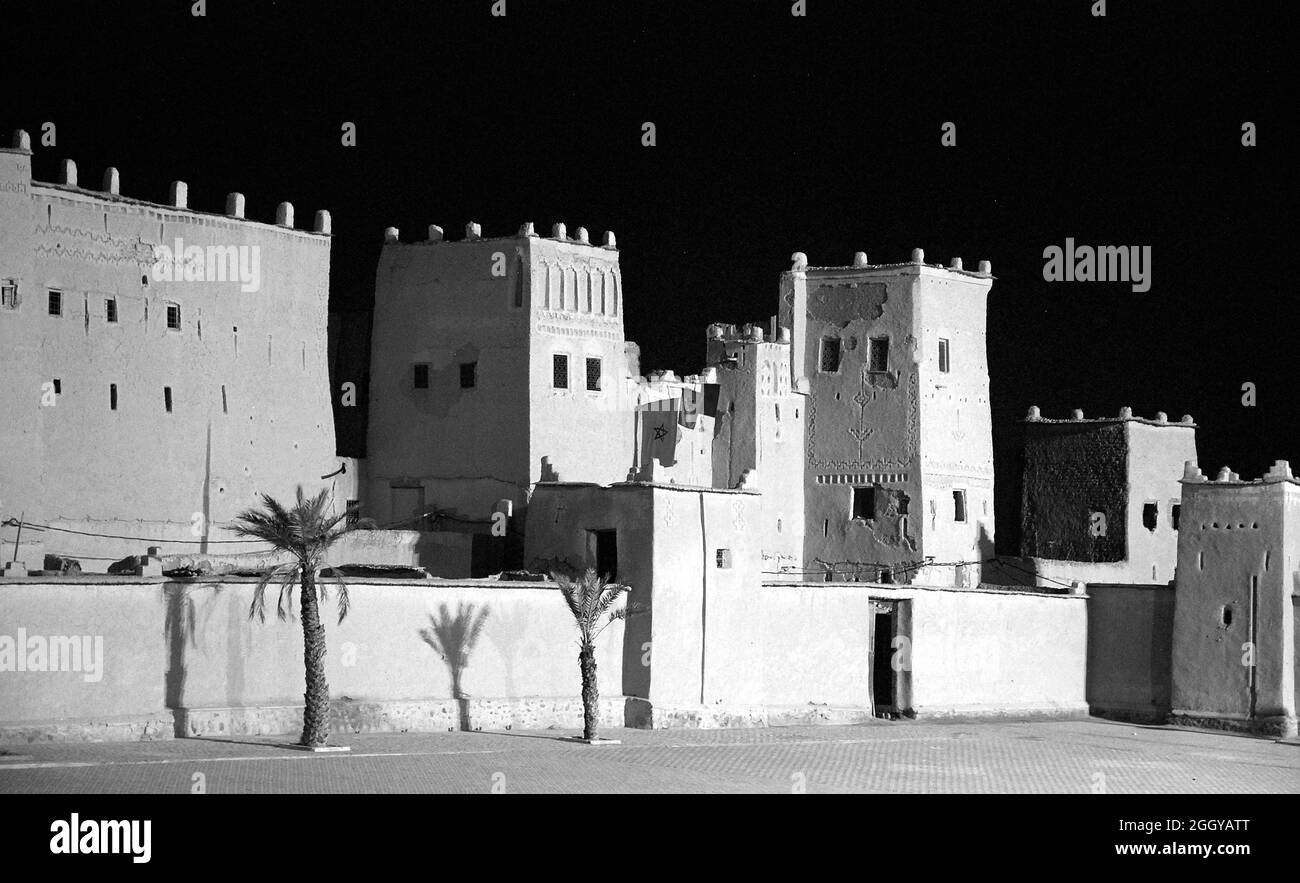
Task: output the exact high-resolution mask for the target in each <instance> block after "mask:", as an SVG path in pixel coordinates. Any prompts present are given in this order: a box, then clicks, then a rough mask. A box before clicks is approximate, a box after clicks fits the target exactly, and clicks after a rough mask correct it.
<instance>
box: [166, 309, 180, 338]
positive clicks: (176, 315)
mask: <svg viewBox="0 0 1300 883" xmlns="http://www.w3.org/2000/svg"><path fill="white" fill-rule="evenodd" d="M167 327H168V328H170V329H171V330H172V331H179V330H180V328H181V305H180V304H168V305H167Z"/></svg>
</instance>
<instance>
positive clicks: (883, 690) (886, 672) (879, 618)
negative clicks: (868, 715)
mask: <svg viewBox="0 0 1300 883" xmlns="http://www.w3.org/2000/svg"><path fill="white" fill-rule="evenodd" d="M894 633H895V629H894V611H893V610H889V611H884V612H882V611H879V610H877V611H876V613H875V623H874V628H873V629H872V632H871V645H872V646H871V701H872V705H873V706H874V708H875V714H876V717H888V718H894V717H897V716H898V715H897V711H898V709H897V708H896V707H895V705H896V703H895V698H894V696H895V694H894V683H895V679H894V666H893V658H894Z"/></svg>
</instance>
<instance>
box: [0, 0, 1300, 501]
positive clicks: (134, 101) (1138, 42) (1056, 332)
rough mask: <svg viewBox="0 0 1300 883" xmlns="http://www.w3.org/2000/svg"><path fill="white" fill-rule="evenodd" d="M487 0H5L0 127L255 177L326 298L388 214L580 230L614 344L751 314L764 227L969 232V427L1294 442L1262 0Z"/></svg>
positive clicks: (812, 241) (1277, 80)
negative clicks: (1111, 428) (1081, 264)
mask: <svg viewBox="0 0 1300 883" xmlns="http://www.w3.org/2000/svg"><path fill="white" fill-rule="evenodd" d="M491 6H492V2H491V0H465V2H451V0H438V2H429V0H426V2H422V3H377V2H376V3H358V4H355V5H354V4H349V5H346V6H343V5H341V4H331V3H321V2H310V3H308V2H300V3H299V2H292V3H288V2H280V3H267V2H234V0H208V2H207V15H206V17H204V18H195V17H194V16H192V15H191V3H190V2H188V0H172V2H132V3H95V4H93V5H92V4H89V3H85V4H82V3H60V2H33V3H25V4H24V3H15V2H11V0H10V2H6V3H5V4H4V6H3V7H0V32H3V33H4V34H5V36H6V40H5V44H6V46H7V53H8V57H7V61H6V63H5V83H4V88H3V90H0V96H2V97H0V128H3V129H13V128H19V127H21V128H25V129H27V130H29V131H30V132H32V133H33V136H34V138H33V140H34V142H37V141H38V133H39V131H40V127H41V124H42V123H43V122H44V121H47V120H49V121H53V122H55V123H56V124H57V126H58V129H57V135H58V143H57V146H56V147H54V148H42V147H41V146H40V145H39V143H35V147H36V156H35V159H34V164H35V174H36V177H38V178H40V179H43V180H54V178H55V175H56V171H57V164H58V161H59V160H60V159H62V158H65V157H70V158H73V159H75V160H76V161H77V162H78V166H79V167H80V169H81V175H82V180H83V182H86V183H88V184H90V185H91V186H94V185H95V184H96V183H97V182H98V180H99V175H100V174H101V172H102V170H103V168H104V167H105V166H108V165H114V166H117V167H118V168H119V169H120V170H121V174H122V191H123V193H125V194H127V195H129V196H134V197H139V198H143V199H151V200H154V201H159V202H162V201H165V197H166V194H167V184H168V182H169V181H171V180H173V179H181V180H185V181H187V182H189V187H190V205H191V206H193V207H195V208H199V209H203V210H212V211H220V210H221V208H222V206H223V199H224V195H225V193H226V192H227V191H231V190H239V191H241V192H243V193H245V194H246V195H247V198H248V214H249V216H250V217H255V218H260V219H264V220H270V219H272V218H273V216H274V209H275V205H276V203H278V202H280V201H281V200H289V201H291V202H293V203H294V205H295V206H296V207H297V212H298V218H299V223H300V225H301V224H303V223H306V222H308V221H309V220H310V218H311V214H312V212H313V211H314V210H315V209H317V208H328V209H330V211H331V212H332V213H333V221H334V244H333V253H332V261H333V270H332V280H333V281H332V285H331V289H332V290H331V301H332V305H333V307H334V308H335V309H361V310H363V309H366V308H368V306H369V304H370V301H371V298H372V295H373V274H374V265H375V260H376V257H377V255H378V250H379V243H380V241H381V238H382V231H383V228H384V227H386V226H389V225H392V226H397V227H400V228H401V229H402V231H403V238H404V239H412V238H418V237H420V236H421V235H422V231H423V230H424V229H425V227H426V226H427V225H428V224H431V223H437V224H440V225H442V226H443V227H444V228H445V229H446V230H447V231H448V233H449V235H451V236H453V237H458V236H460V235H461V233H460V231H461V230H463V227H464V224H465V222H466V221H469V220H474V221H478V222H479V223H481V224H482V226H483V230H484V233H485V235H503V234H508V233H512V232H514V231H515V230H516V229H517V228H518V227H519V225H520V223H521V222H523V221H525V220H531V221H534V222H535V223H536V224H537V226H538V229H539V231H544V230H549V228H550V225H551V223H553V222H554V221H561V220H562V221H565V222H566V223H567V224H568V225H569V229H570V230H573V229H574V228H575V227H577V226H579V225H581V226H585V227H587V228H588V229H590V230H591V231H592V234H593V236H597V235H599V232H600V231H603V230H605V229H612V230H614V231H615V232H616V233H617V235H618V239H619V245H620V248H621V251H622V265H623V274H624V282H625V289H626V292H627V298H626V325H627V332H628V336H629V337H630V338H632V339H635V340H637V341H638V342H639V343H640V344H641V347H642V368H643V370H649V369H652V368H656V367H667V368H673V369H674V370H677V371H679V372H687V373H693V372H695V371H696V370H698V369H699V368H700V367H701V362H702V358H703V350H704V346H703V344H704V327H705V325H706V324H707V323H709V322H712V321H724V322H745V321H765V320H766V318H767V317H768V316H769V315H771V314H772V313H774V312H775V310H776V287H777V277H778V274H779V273H780V272H781V271H782V270H784V269H786V268H787V267H788V266H789V257H790V254H791V252H793V251H796V250H798V251H804V252H807V254H808V256H809V259H810V262H811V263H813V264H847V263H849V261H850V259H851V257H852V255H853V253H854V252H855V251H858V250H863V251H866V252H867V253H868V255H870V257H871V259H872V260H873V261H876V262H889V261H901V260H906V259H907V257H908V255H909V253H910V250H911V249H912V248H913V247H923V248H924V249H925V250H926V255H927V259H928V260H930V261H942V262H944V263H945V264H946V263H947V262H948V260H949V259H950V258H951V257H952V256H954V255H960V256H962V257H963V258H964V259H965V260H966V265H967V266H968V267H972V266H973V265H974V262H975V261H978V260H980V259H987V260H991V261H992V262H993V270H994V274H995V275H996V276H997V281H996V283H995V284H994V287H993V291H992V295H991V298H990V307H989V363H990V373H991V375H992V384H993V408H994V417H995V434H996V435H997V436H998V438H999V440H1000V441H1002V442H1005V439H1006V438H1007V437H1008V436H1007V432H1008V431H1009V428H1010V427H1012V426H1013V424H1012V421H1013V420H1015V419H1018V418H1019V417H1020V416H1022V415H1023V413H1024V409H1025V408H1026V407H1027V406H1028V405H1030V404H1037V405H1039V406H1040V407H1041V408H1042V409H1043V412H1044V414H1045V415H1046V416H1064V415H1066V414H1068V412H1069V410H1070V409H1072V408H1076V407H1078V408H1082V409H1084V411H1085V412H1086V413H1088V414H1089V415H1090V416H1091V415H1101V414H1106V415H1110V414H1114V413H1115V412H1116V411H1117V409H1118V408H1119V407H1120V406H1121V405H1130V406H1132V407H1133V409H1134V411H1135V413H1137V414H1138V415H1143V416H1150V415H1152V414H1154V413H1155V412H1156V411H1157V410H1163V411H1166V412H1168V413H1169V414H1170V416H1171V417H1172V418H1174V419H1177V417H1179V416H1181V415H1182V414H1183V413H1191V414H1192V415H1194V416H1195V417H1196V419H1197V422H1198V423H1199V424H1200V425H1201V429H1200V430H1199V434H1198V439H1199V445H1200V452H1201V461H1202V465H1203V467H1204V468H1205V469H1206V471H1207V472H1208V471H1210V470H1211V469H1217V468H1218V467H1219V466H1220V465H1223V464H1225V463H1226V464H1228V465H1231V466H1232V467H1233V468H1234V469H1236V470H1237V471H1238V472H1240V473H1241V474H1242V475H1243V476H1244V477H1255V476H1257V475H1259V474H1261V473H1262V471H1263V470H1264V469H1265V468H1266V467H1267V464H1268V463H1270V462H1271V461H1272V460H1273V459H1274V458H1279V457H1280V458H1287V457H1290V458H1291V459H1293V460H1295V461H1300V444H1297V442H1298V441H1300V419H1298V414H1300V408H1298V407H1297V404H1296V397H1295V395H1294V390H1293V383H1294V377H1295V372H1294V370H1293V369H1292V364H1293V362H1294V358H1293V356H1292V347H1293V343H1292V341H1291V339H1290V336H1291V335H1290V332H1291V330H1292V329H1293V328H1294V327H1295V320H1296V318H1297V310H1296V308H1295V306H1294V305H1293V294H1292V291H1291V285H1290V282H1289V277H1290V273H1289V272H1288V269H1289V268H1288V264H1289V263H1290V260H1291V258H1292V249H1291V248H1290V245H1291V241H1290V236H1289V235H1288V234H1289V232H1290V225H1289V224H1288V223H1287V221H1289V215H1284V213H1283V206H1284V200H1285V199H1287V198H1286V197H1285V196H1284V192H1285V188H1287V187H1288V186H1290V184H1291V178H1292V175H1291V174H1289V173H1290V172H1291V169H1290V167H1289V163H1287V159H1289V156H1288V148H1289V147H1290V143H1291V142H1290V137H1289V136H1290V132H1289V131H1288V132H1286V133H1284V132H1283V131H1282V129H1283V127H1284V125H1286V126H1288V127H1289V124H1290V120H1291V119H1292V118H1293V115H1294V102H1293V101H1289V100H1286V99H1285V98H1284V90H1285V89H1286V86H1285V84H1286V83H1287V82H1288V81H1290V80H1291V79H1292V77H1291V75H1290V74H1291V68H1292V67H1293V65H1291V64H1290V63H1289V62H1290V61H1291V58H1290V55H1291V54H1292V51H1293V50H1291V49H1290V48H1289V47H1287V46H1286V45H1285V43H1286V41H1285V39H1284V37H1285V35H1286V34H1287V33H1288V32H1293V28H1292V27H1291V26H1292V25H1293V23H1294V22H1293V20H1292V14H1291V13H1290V11H1289V6H1288V5H1285V4H1251V3H1232V4H1228V3H1223V2H1208V0H1193V2H1185V3H1179V4H1176V5H1175V4H1156V3H1150V2H1124V0H1109V2H1108V4H1107V6H1108V14H1107V16H1106V17H1105V18H1095V17H1093V16H1092V15H1091V13H1090V8H1091V6H1092V0H1054V2H1018V3H1009V2H979V3H952V2H930V0H917V2H909V3H882V2H866V0H859V2H832V0H807V7H808V15H807V16H806V17H805V18H795V17H793V16H791V14H790V6H791V0H749V2H728V0H710V2H707V3H705V2H667V0H654V2H630V0H628V2H608V0H587V2H565V0H507V13H508V14H507V15H506V17H505V18H494V17H492V16H491V15H490V13H489V10H490V8H491ZM1284 16H1285V17H1284ZM1247 120H1249V121H1252V122H1254V123H1256V124H1257V126H1258V130H1259V146H1258V147H1256V148H1252V149H1247V148H1244V147H1242V146H1241V125H1242V123H1243V122H1244V121H1247ZM345 121H352V122H355V123H356V124H357V128H358V146H357V147H356V148H353V149H345V148H343V147H342V146H341V145H340V126H341V125H342V123H343V122H345ZM645 121H653V122H654V123H655V124H656V126H657V135H658V144H657V146H656V147H654V148H645V147H642V146H641V124H642V123H643V122H645ZM945 121H952V122H955V123H956V124H957V140H958V145H957V147H955V148H943V147H941V146H940V127H941V125H942V124H943V123H944V122H945ZM1284 164H1286V165H1284ZM1288 204H1289V200H1288ZM1067 236H1072V237H1074V238H1075V239H1076V240H1077V241H1079V242H1081V243H1087V244H1092V245H1111V244H1116V245H1120V244H1125V245H1150V246H1151V247H1152V250H1153V268H1152V269H1153V286H1152V288H1151V290H1150V291H1149V292H1147V293H1134V292H1132V291H1131V290H1130V287H1129V286H1128V285H1126V284H1122V283H1113V284H1097V283H1094V284H1074V285H1070V284H1060V283H1057V284H1049V283H1047V282H1044V281H1043V278H1042V267H1043V258H1042V252H1043V248H1044V247H1045V246H1047V245H1050V244H1053V243H1056V244H1060V243H1062V242H1063V241H1064V239H1065V237H1067ZM1247 381H1250V382H1253V383H1255V384H1256V385H1257V388H1258V405H1257V407H1254V408H1245V407H1243V406H1242V404H1241V396H1242V393H1241V386H1242V384H1243V383H1244V382H1247ZM1296 465H1297V466H1300V462H1297V464H1296Z"/></svg>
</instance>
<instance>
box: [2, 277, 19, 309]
mask: <svg viewBox="0 0 1300 883" xmlns="http://www.w3.org/2000/svg"><path fill="white" fill-rule="evenodd" d="M16 306H18V283H16V282H5V283H4V284H0V307H4V308H5V309H7V310H12V309H13V308H14V307H16Z"/></svg>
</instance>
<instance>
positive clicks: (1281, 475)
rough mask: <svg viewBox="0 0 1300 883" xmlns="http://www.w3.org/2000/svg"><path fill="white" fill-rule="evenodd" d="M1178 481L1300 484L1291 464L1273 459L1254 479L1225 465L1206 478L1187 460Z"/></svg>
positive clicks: (1224, 484)
mask: <svg viewBox="0 0 1300 883" xmlns="http://www.w3.org/2000/svg"><path fill="white" fill-rule="evenodd" d="M1179 482H1180V483H1181V484H1184V485H1188V484H1195V485H1206V486H1220V487H1224V488H1241V487H1258V486H1260V485H1266V484H1290V485H1296V486H1300V478H1297V477H1296V476H1295V475H1294V474H1292V472H1291V464H1290V463H1289V462H1287V461H1286V460H1274V461H1273V465H1272V466H1270V467H1269V470H1268V472H1266V473H1264V474H1263V475H1262V476H1260V477H1259V478H1255V479H1243V478H1242V477H1241V476H1240V475H1238V474H1237V473H1235V472H1233V471H1232V470H1231V469H1229V468H1228V467H1227V466H1224V467H1223V468H1221V469H1220V470H1219V471H1218V474H1217V475H1215V477H1214V478H1209V479H1207V478H1206V477H1205V473H1203V472H1202V471H1201V470H1200V468H1198V467H1197V465H1196V463H1195V462H1194V461H1192V460H1188V461H1186V462H1185V463H1184V464H1183V477H1182V478H1181V479H1180V480H1179Z"/></svg>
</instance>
